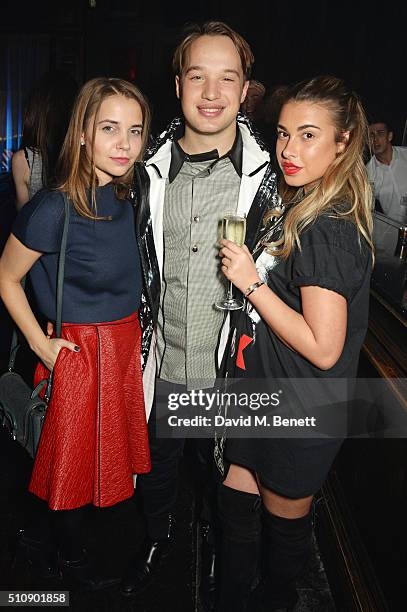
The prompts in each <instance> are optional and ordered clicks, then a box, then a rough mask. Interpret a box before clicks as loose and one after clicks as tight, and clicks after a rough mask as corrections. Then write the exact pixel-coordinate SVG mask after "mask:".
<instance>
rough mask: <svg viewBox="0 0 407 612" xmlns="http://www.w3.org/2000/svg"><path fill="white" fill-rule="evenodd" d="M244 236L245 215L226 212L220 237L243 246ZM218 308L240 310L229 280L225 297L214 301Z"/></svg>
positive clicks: (239, 302)
mask: <svg viewBox="0 0 407 612" xmlns="http://www.w3.org/2000/svg"><path fill="white" fill-rule="evenodd" d="M245 237H246V217H245V215H236V214H234V213H227V214H226V215H225V216H224V217H223V219H222V238H224V239H225V240H231V241H232V242H234V243H235V244H237V245H238V246H243V245H244V241H245ZM215 307H216V308H218V309H219V310H240V309H241V308H243V302H241V301H240V300H236V299H235V298H234V297H233V283H232V282H231V281H229V289H228V293H227V296H226V298H225V299H223V300H221V301H220V302H215Z"/></svg>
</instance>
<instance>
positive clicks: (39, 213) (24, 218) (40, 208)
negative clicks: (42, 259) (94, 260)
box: [12, 190, 64, 253]
mask: <svg viewBox="0 0 407 612" xmlns="http://www.w3.org/2000/svg"><path fill="white" fill-rule="evenodd" d="M63 223H64V200H63V197H62V195H61V194H60V193H59V192H58V191H45V190H42V191H40V192H38V193H36V194H35V196H34V197H33V198H32V200H30V201H29V202H27V204H25V205H24V206H23V208H22V209H21V211H20V212H19V214H18V215H17V218H16V220H15V222H14V225H13V228H12V233H13V234H14V236H15V237H16V238H18V240H20V242H22V243H23V244H24V245H25V246H26V247H27V248H29V249H33V250H34V251H38V252H40V253H57V252H58V251H59V250H60V245H61V238H62V230H63Z"/></svg>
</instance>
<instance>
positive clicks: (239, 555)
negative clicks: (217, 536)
mask: <svg viewBox="0 0 407 612" xmlns="http://www.w3.org/2000/svg"><path fill="white" fill-rule="evenodd" d="M218 508H219V517H220V522H221V528H222V549H221V574H220V594H219V601H218V607H217V610H218V612H246V610H247V602H248V599H249V595H250V592H251V589H252V587H253V584H254V581H255V580H256V578H257V575H258V561H259V552H260V535H261V502H260V497H259V496H258V495H254V494H252V493H245V492H243V491H237V490H235V489H231V488H230V487H226V486H224V485H221V486H220V490H219V496H218Z"/></svg>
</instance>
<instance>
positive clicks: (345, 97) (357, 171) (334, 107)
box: [265, 76, 373, 259]
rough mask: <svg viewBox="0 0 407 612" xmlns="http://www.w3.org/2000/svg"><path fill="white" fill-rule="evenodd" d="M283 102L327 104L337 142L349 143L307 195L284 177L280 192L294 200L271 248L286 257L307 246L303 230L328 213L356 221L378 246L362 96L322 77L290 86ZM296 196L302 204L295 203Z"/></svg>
mask: <svg viewBox="0 0 407 612" xmlns="http://www.w3.org/2000/svg"><path fill="white" fill-rule="evenodd" d="M279 101H280V109H281V108H282V107H283V106H284V105H285V104H286V103H287V102H291V101H294V102H309V103H311V104H317V105H320V106H323V107H325V108H326V109H327V110H328V111H329V113H330V116H331V119H332V122H333V124H334V126H335V128H336V142H343V143H344V145H345V146H344V149H343V151H342V152H341V153H338V155H337V156H336V158H335V159H334V161H333V162H332V163H331V165H330V166H329V167H328V169H327V170H326V172H325V174H324V176H322V177H321V178H320V179H319V181H318V183H317V184H316V186H315V187H314V188H313V189H311V190H310V191H309V192H308V193H306V194H305V195H304V196H303V197H302V198H299V196H300V195H301V189H302V188H298V187H290V186H289V185H287V183H286V182H285V181H284V179H282V180H281V184H280V187H279V193H280V195H281V197H282V199H283V203H286V204H287V203H288V209H287V212H286V214H285V219H284V226H283V235H282V237H281V238H280V240H278V241H276V242H274V243H269V244H268V248H269V249H270V252H272V253H273V254H274V255H278V256H280V257H282V258H283V259H286V258H287V257H288V256H289V254H290V253H291V251H292V249H293V248H294V246H297V247H298V248H299V249H301V242H300V234H301V232H302V231H303V230H304V229H305V228H306V227H307V226H309V225H310V224H311V223H313V222H314V221H315V219H316V218H317V217H318V215H320V214H322V213H328V212H329V214H330V215H335V216H338V217H342V218H343V217H344V218H347V219H349V220H351V221H353V222H354V223H355V224H356V226H357V228H358V230H359V232H360V234H361V235H362V236H363V237H364V238H365V239H366V241H367V242H368V244H369V245H370V247H371V248H372V251H373V244H372V229H373V215H372V206H373V199H372V191H371V188H370V184H369V180H368V177H367V173H366V168H365V165H364V162H363V153H364V151H365V149H366V147H367V146H368V142H369V139H368V124H367V120H366V116H365V112H364V110H363V107H362V104H361V102H360V100H359V97H358V96H357V95H356V94H355V93H354V92H353V91H350V90H349V89H348V88H347V86H346V84H345V83H344V81H342V80H341V79H338V78H336V77H333V76H319V77H315V78H314V79H311V80H310V81H302V82H301V83H298V84H296V85H293V86H292V87H288V88H286V89H285V90H283V89H282V88H281V89H279ZM346 132H348V133H349V139H348V140H347V139H346V138H344V134H345V133H346ZM292 200H295V201H296V203H295V204H293V205H292V206H290V202H291V201H292ZM297 200H299V201H298V202H297ZM273 214H274V211H270V212H269V213H268V214H267V215H266V217H265V222H267V220H268V219H269V218H270V217H271V216H273Z"/></svg>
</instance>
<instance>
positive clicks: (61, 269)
mask: <svg viewBox="0 0 407 612" xmlns="http://www.w3.org/2000/svg"><path fill="white" fill-rule="evenodd" d="M61 195H62V197H63V200H64V208H65V220H64V228H63V231H62V240H61V250H60V253H59V258H58V272H57V312H56V330H55V332H56V337H57V338H59V337H60V336H61V328H62V299H63V292H64V274H65V258H66V246H67V242H68V228H69V216H70V204H69V200H68V197H67V195H66V193H61ZM21 285H22V287H23V289H24V287H25V278H24V279H23V280H22V282H21ZM18 347H19V343H18V336H17V330H16V328H14V331H13V337H12V340H11V348H10V359H9V363H8V369H9V372H13V371H14V365H15V360H16V355H17V350H18ZM51 385H52V372H51V374H50V377H49V379H48V385H47V390H46V392H45V398H46V399H47V400H48V399H49V397H50V395H51Z"/></svg>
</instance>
